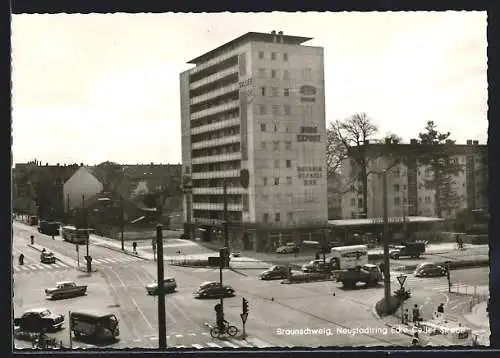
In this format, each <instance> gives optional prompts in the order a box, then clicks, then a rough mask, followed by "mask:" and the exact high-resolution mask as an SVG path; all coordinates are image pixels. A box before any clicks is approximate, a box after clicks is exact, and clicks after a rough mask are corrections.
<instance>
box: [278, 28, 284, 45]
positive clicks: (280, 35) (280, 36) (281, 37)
mask: <svg viewBox="0 0 500 358" xmlns="http://www.w3.org/2000/svg"><path fill="white" fill-rule="evenodd" d="M278 35H279V38H280V43H283V31H280V32H278Z"/></svg>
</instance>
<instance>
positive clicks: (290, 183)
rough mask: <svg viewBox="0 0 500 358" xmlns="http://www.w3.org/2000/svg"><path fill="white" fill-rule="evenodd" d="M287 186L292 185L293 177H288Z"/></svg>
mask: <svg viewBox="0 0 500 358" xmlns="http://www.w3.org/2000/svg"><path fill="white" fill-rule="evenodd" d="M286 185H292V177H286Z"/></svg>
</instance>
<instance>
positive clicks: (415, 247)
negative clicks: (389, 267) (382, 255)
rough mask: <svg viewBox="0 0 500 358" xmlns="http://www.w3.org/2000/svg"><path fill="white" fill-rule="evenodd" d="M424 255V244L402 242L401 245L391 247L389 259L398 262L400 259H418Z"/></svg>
mask: <svg viewBox="0 0 500 358" xmlns="http://www.w3.org/2000/svg"><path fill="white" fill-rule="evenodd" d="M424 253H425V242H402V243H401V245H391V247H390V253H389V257H390V258H391V259H394V260H399V258H401V257H411V258H416V259H418V258H419V257H420V256H421V255H423V254H424Z"/></svg>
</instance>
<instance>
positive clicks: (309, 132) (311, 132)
mask: <svg viewBox="0 0 500 358" xmlns="http://www.w3.org/2000/svg"><path fill="white" fill-rule="evenodd" d="M317 133H318V127H300V134H297V142H319V141H320V140H321V135H319V134H317Z"/></svg>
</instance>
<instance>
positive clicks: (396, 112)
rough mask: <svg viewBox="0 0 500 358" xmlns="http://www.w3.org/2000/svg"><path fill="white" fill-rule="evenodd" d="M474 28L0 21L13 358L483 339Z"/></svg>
mask: <svg viewBox="0 0 500 358" xmlns="http://www.w3.org/2000/svg"><path fill="white" fill-rule="evenodd" d="M486 30H487V14H486V12H485V11H433V12H425V11H415V12H376V11H373V12H267V13H264V12H263V13H257V12H255V13H251V12H250V13H230V12H221V13H156V14H155V13H136V14H127V13H119V12H117V13H107V14H98V13H89V14H70V13H59V14H48V13H47V14H43V13H39V14H13V15H12V18H11V46H12V49H11V66H12V75H11V82H12V94H11V96H12V97H11V98H12V99H11V101H12V149H11V155H12V167H11V183H12V185H11V192H12V196H11V200H12V203H11V207H12V264H11V266H10V271H11V277H12V294H11V296H12V306H13V317H12V326H11V328H12V332H13V341H12V349H13V350H14V351H18V352H19V351H23V352H24V351H28V350H41V351H52V350H68V349H70V350H75V351H78V350H86V349H96V350H104V351H107V350H109V351H111V350H123V349H126V348H137V349H148V350H160V351H161V350H167V351H176V350H185V351H218V350H222V349H231V350H235V351H236V350H240V351H248V350H254V349H259V350H269V349H274V348H276V347H277V348H282V349H292V348H299V347H301V348H320V347H330V348H333V349H341V348H350V347H355V348H359V349H363V348H364V349H377V348H378V349H388V348H404V349H406V348H409V347H421V348H424V347H426V348H428V347H435V348H438V347H446V348H453V347H463V346H465V347H489V346H490V319H489V315H488V301H489V297H490V290H489V274H490V259H489V222H490V212H489V194H488V193H489V191H488V190H489V189H488V180H489V164H488V163H489V162H488V147H487V143H488V81H487V69H488V58H487V47H488V43H487V36H486ZM492 281H493V280H492Z"/></svg>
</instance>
